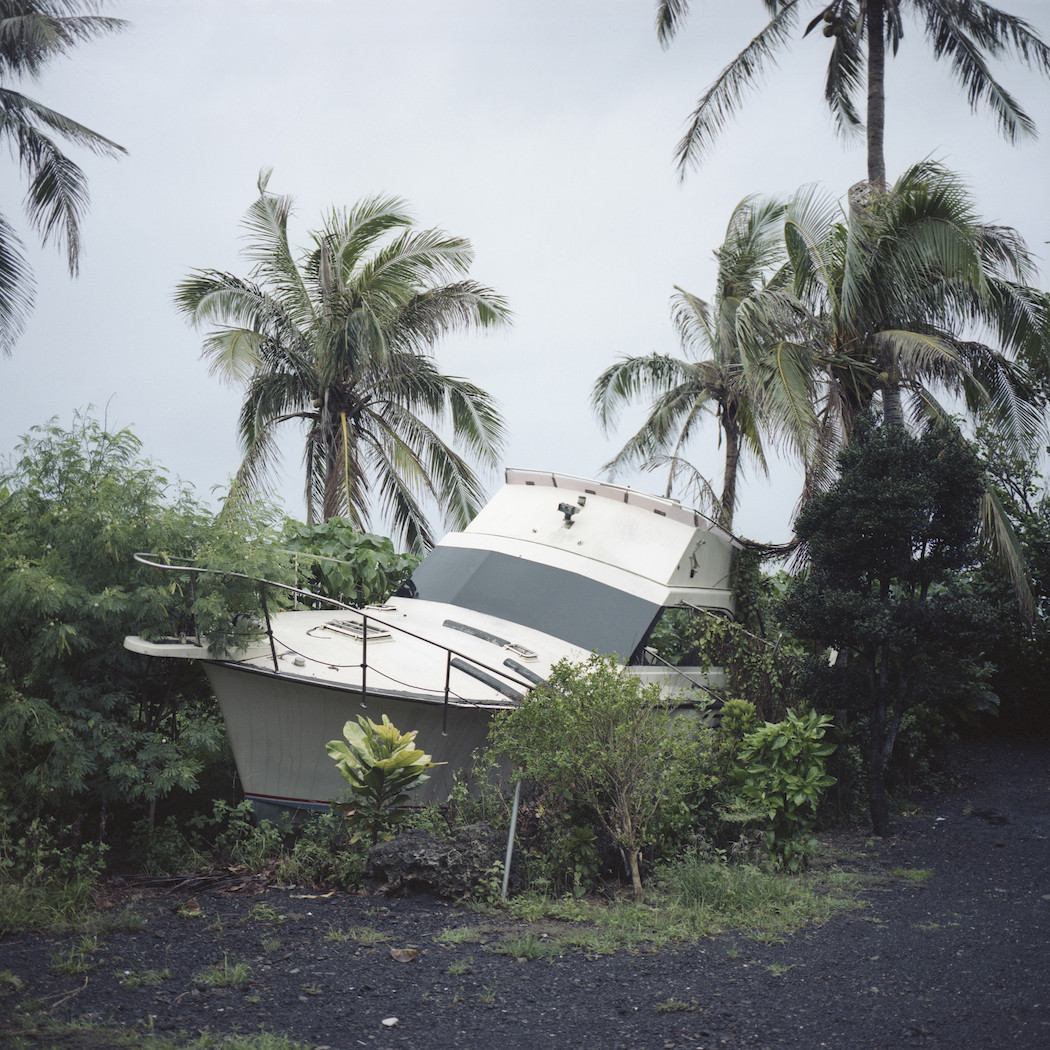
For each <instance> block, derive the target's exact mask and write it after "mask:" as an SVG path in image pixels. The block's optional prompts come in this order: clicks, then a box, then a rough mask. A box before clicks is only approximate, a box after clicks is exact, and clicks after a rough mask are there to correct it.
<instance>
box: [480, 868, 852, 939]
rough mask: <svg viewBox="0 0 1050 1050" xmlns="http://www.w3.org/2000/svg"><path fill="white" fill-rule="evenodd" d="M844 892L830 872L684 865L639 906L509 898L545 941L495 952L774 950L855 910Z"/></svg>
mask: <svg viewBox="0 0 1050 1050" xmlns="http://www.w3.org/2000/svg"><path fill="white" fill-rule="evenodd" d="M849 885H852V883H849ZM845 889H846V881H845V880H843V879H841V878H840V877H839V876H838V873H835V872H831V873H828V872H824V873H812V874H809V875H801V876H799V875H783V874H772V873H770V872H767V871H763V870H761V869H759V868H756V867H751V866H748V865H728V864H723V863H721V862H717V861H716V862H702V861H697V860H695V859H689V860H685V861H683V862H682V863H681V864H679V865H676V866H674V867H670V868H666V869H664V870H663V871H662V872H661V875H660V879H659V882H658V884H657V885H656V886H655V887H654V888H653V889H651V890H650V891H649V893H648V895H647V898H646V900H645V902H644V903H643V904H640V905H639V904H635V903H634V902H633V901H625V900H619V901H595V900H588V899H580V900H577V899H569V898H562V899H550V898H544V897H538V896H524V897H518V898H513V899H512V900H510V901H509V902H508V904H507V908H506V911H507V912H508V913H509V914H510V915H511V916H512V917H513V918H516V919H520V920H523V921H526V922H539V921H541V920H542V921H545V922H546V925H545V927H544V928H545V930H546V931H547V936H546V937H545V938H542V939H540V938H537V937H536V936H535V934H529V935H528V936H526V937H524V938H518V939H516V940H511V941H507V940H504V941H503V942H502V944H501V946H500V947H499V949H498V950H500V951H504V952H506V953H507V954H511V955H516V956H517V957H519V958H522V957H524V958H540V957H542V956H551V955H556V954H561V953H562V952H564V951H573V950H579V951H583V952H585V953H590V954H606V953H608V952H611V951H618V950H629V951H640V950H654V949H657V948H661V947H663V946H665V945H668V944H695V943H696V942H697V941H699V940H700V939H702V938H704V937H711V936H714V935H717V934H720V933H725V932H727V931H731V930H732V931H739V932H740V933H741V934H743V935H744V936H746V937H748V938H749V939H751V940H756V941H762V942H766V943H777V942H778V941H780V940H781V939H783V937H784V936H785V935H787V934H789V933H793V932H795V931H796V930H799V929H802V928H803V927H804V926H806V925H809V924H811V923H822V922H826V921H827V920H828V919H830V918H831V917H832V916H833V915H835V914H837V913H839V912H842V911H844V910H846V909H849V908H856V907H860V904H859V902H858V901H856V900H855V899H853V898H852V897H850V896H848V895H847V894H846V893H845V892H844V891H845Z"/></svg>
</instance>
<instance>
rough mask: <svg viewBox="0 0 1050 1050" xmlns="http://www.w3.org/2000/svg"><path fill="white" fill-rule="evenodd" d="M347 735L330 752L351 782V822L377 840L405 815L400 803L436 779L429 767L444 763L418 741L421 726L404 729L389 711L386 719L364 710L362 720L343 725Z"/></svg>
mask: <svg viewBox="0 0 1050 1050" xmlns="http://www.w3.org/2000/svg"><path fill="white" fill-rule="evenodd" d="M343 736H344V737H346V741H345V743H344V742H343V741H342V740H331V741H329V743H328V754H329V757H331V758H332V759H334V760H335V764H336V767H337V768H338V770H339V772H340V773H341V774H342V775H343V777H345V778H346V780H347V782H348V783H349V784H350V793H351V795H352V796H353V803H352V805H349V806H346V807H345V809H346V810H347V813H348V815H349V818H350V820H351V823H353V824H354V825H355V826H360V827H362V828H363V829H364V830H365V831H367V832H368V835H369V838H370V841H371V844H372V845H373V846H374V845H375V844H376V843H377V842H378V841H379V837H380V835H381V834H383V835H387V834H389V831H390V829H391V828H392V827H393V826H394V825H395V824H397V823H398V822H399V821H401V820H403V819H404V813H402V812H400V811H399V810H398V806H401V805H404V803H406V802H407V801H408V800H409V798H410V797H411V796H410V793H411V792H412V791H414V790H415V789H416V788H418V787H422V785H423V784H425V783H426V782H427V781H428V780H429V779H430V774H429V773H428V772H427V770H429V769H433V768H434V766H436V765H442V764H443V763H440V762H431V761H430V755H427V754H424V752H422V751H420V750H418V749H417V748H414V747H413V746H412V745H413V744H414V743H415V739H416V730H414V729H413V730H412V731H411V732H409V733H402V732H401V731H400V730H399V729H398V728H397V727H396V726H394V725H393V724H392V723H391V721H390V719H389V718H388V717H387V716H386V715H383V722H382V725H377V724H376V723H375V722H373V721H372V720H371V719H370V718H366V717H365V716H364V715H358V718H357V722H356V724H355V723H354V722H347V723H346V725H345V726H344V727H343Z"/></svg>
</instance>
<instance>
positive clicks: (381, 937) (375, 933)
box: [325, 926, 390, 944]
mask: <svg viewBox="0 0 1050 1050" xmlns="http://www.w3.org/2000/svg"><path fill="white" fill-rule="evenodd" d="M389 939H390V938H389V937H388V936H387V935H386V934H385V933H382V932H380V931H379V930H377V929H375V927H373V926H351V927H350V929H349V930H339V929H336V928H335V927H334V926H333V927H332V928H331V929H329V931H328V932H327V933H326V934H325V940H326V941H331V942H332V943H334V944H345V943H346V942H347V941H353V943H354V944H382V943H383V942H384V941H388V940H389Z"/></svg>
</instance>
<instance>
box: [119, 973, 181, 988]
mask: <svg viewBox="0 0 1050 1050" xmlns="http://www.w3.org/2000/svg"><path fill="white" fill-rule="evenodd" d="M113 976H114V977H116V978H117V980H119V981H120V983H121V984H122V985H124V987H125V988H143V987H145V988H156V987H157V986H158V985H159V984H161V982H163V981H167V980H169V979H170V977H171V970H168V969H163V970H142V971H141V972H140V971H138V970H117V971H115V972H114V975H113Z"/></svg>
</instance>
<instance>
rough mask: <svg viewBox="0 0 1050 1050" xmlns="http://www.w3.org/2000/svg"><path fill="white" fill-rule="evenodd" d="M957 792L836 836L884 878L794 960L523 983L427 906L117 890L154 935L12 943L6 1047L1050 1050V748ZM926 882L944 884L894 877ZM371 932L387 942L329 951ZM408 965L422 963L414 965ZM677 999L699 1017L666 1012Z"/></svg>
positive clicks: (584, 962) (784, 954) (993, 754)
mask: <svg viewBox="0 0 1050 1050" xmlns="http://www.w3.org/2000/svg"><path fill="white" fill-rule="evenodd" d="M958 781H959V783H958V785H957V786H956V787H953V788H952V789H951V790H949V791H948V792H946V793H944V794H942V795H940V796H938V797H937V798H935V799H932V800H927V801H926V802H925V803H924V804H923V805H922V808H921V809H920V810H919V811H918V812H917V813H916V814H915V815H913V816H909V817H904V818H901V819H899V820H898V821H897V822H896V823H895V825H894V832H895V833H894V835H893V836H892V837H891V838H889V839H886V840H885V841H881V842H876V843H875V844H873V845H867V846H865V845H864V843H865V839H864V838H863V837H859V838H858V837H857V836H852V837H851V836H849V835H840V836H834V837H833V839H834V838H837V839H838V842H837V844H838V845H841V846H844V847H848V846H850V845H853V846H859V847H860V848H861V849H862V851H863V853H864V854H865V855H864V857H862V858H861V859H859V860H857V861H856V865H857V867H858V868H859V869H860V870H862V871H866V872H867V873H869V874H875V875H882V876H885V877H884V878H879V879H875V880H873V881H872V882H871V883H870V884H869V886H868V888H867V889H865V890H864V891H863V893H862V896H863V897H864V898H865V899H866V900H867V901H868V902H869V906H868V907H866V908H864V909H861V910H857V911H851V912H846V913H843V914H841V915H839V916H838V917H836V918H833V919H832V920H831V921H829V922H828V923H826V924H825V925H823V926H819V927H811V928H808V929H806V930H803V931H801V932H800V933H797V934H795V935H793V936H790V937H788V938H786V939H784V940H783V941H782V942H781V943H777V944H764V943H760V942H756V941H753V940H750V939H748V938H747V937H746V936H745V935H743V934H740V933H737V934H727V935H725V936H720V937H717V938H714V939H710V940H705V941H703V942H701V943H700V944H699V945H698V946H687V947H678V948H670V949H665V950H661V951H659V952H652V953H645V954H627V953H618V954H616V955H612V956H598V957H586V956H584V955H582V954H572V955H565V956H562V957H558V958H555V959H554V960H553V961H549V960H547V959H537V960H533V961H528V962H523V961H518V960H515V959H513V958H511V957H509V956H507V955H503V954H498V953H495V952H492V951H488V950H486V948H485V945H484V944H483V943H462V944H451V945H448V944H442V943H440V942H439V941H438V940H437V938H438V935H439V934H441V933H442V931H444V930H447V929H450V928H458V927H461V926H485V927H486V928H487V931H488V932H487V933H486V935H485V936H486V938H487V940H488V942H489V943H490V944H493V943H495V942H496V941H497V940H499V939H500V938H501V937H504V936H506V935H507V934H508V932H515V931H519V932H520V933H521V934H524V933H526V932H528V928H527V927H524V926H519V925H518V924H515V923H510V922H507V921H504V920H493V919H491V918H488V917H485V916H481V915H477V914H475V913H473V912H471V911H470V910H469V909H466V908H463V907H456V906H452V905H448V904H444V903H441V902H438V901H434V900H432V899H428V898H427V899H419V898H416V899H401V900H390V899H386V898H382V897H378V896H370V895H346V894H341V893H336V894H333V895H331V896H316V895H314V896H308V895H306V891H300V890H289V889H281V890H276V889H270V890H267V891H266V892H265V893H261V894H251V893H246V892H240V893H233V894H228V895H219V894H209V893H197V894H194V897H195V899H196V901H197V902H198V904H199V906H200V908H201V912H202V914H201V916H199V917H197V918H190V919H188V918H183V917H180V916H179V915H178V914H176V911H175V909H177V907H178V905H179V904H180V903H181V902H183V901H184V900H185V899H186V897H187V893H181V894H172V893H171V892H158V891H149V892H141V891H131V890H128V889H126V888H125V889H121V888H119V887H115V888H114V889H113V891H112V893H113V896H114V898H115V899H118V900H120V901H121V902H122V903H123V902H124V901H126V900H130V901H131V902H132V903H133V905H134V907H135V909H136V910H137V911H138V913H139V914H141V915H142V916H143V918H144V919H145V926H144V928H143V929H142V930H140V931H139V932H135V933H112V934H106V935H104V936H103V937H102V938H101V944H100V948H99V950H98V951H96V952H95V953H94V954H93V955H92V957H91V959H92V962H93V963H94V966H93V968H92V969H91V970H89V971H88V972H86V973H84V974H69V975H61V974H58V973H56V972H55V970H54V966H53V963H52V956H53V955H54V954H55V953H68V952H69V950H70V949H71V948H72V947H75V946H76V945H77V943H78V941H79V938H78V937H72V936H63V937H50V936H48V937H43V936H39V935H34V936H30V935H11V936H6V937H3V938H0V974H2V973H3V971H9V972H10V973H11V974H14V975H16V976H17V977H18V978H19V979H21V981H23V982H24V987H23V988H22V989H21V990H20V991H18V992H16V993H14V994H8V995H6V996H5V997H3V998H0V1045H3V1044H4V1042H5V1033H6V1035H7V1036H8V1037H10V1036H11V1034H12V1032H13V1031H14V1028H13V1026H12V1024H11V1022H10V1021H9V1020H8V1019H7V1017H6V1015H5V1013H4V1011H7V1012H8V1013H9V1012H10V1011H11V1009H12V1008H13V1007H14V1006H15V1005H17V1004H18V1003H19V1002H21V1001H24V1000H27V999H31V1000H36V1001H37V1002H38V1005H40V1006H41V1007H43V1008H45V1009H47V1010H49V1011H50V1014H51V1016H53V1017H56V1018H63V1019H86V1020H93V1021H100V1022H101V1021H107V1022H108V1021H112V1022H116V1023H118V1024H120V1025H126V1026H129V1027H130V1026H134V1025H145V1024H149V1023H151V1024H152V1025H153V1027H154V1029H155V1030H156V1031H158V1032H162V1033H163V1032H171V1033H175V1032H186V1033H191V1034H197V1033H199V1032H201V1031H205V1030H210V1031H213V1032H216V1033H221V1032H226V1031H239V1032H242V1033H243V1032H252V1031H257V1030H258V1029H259V1027H260V1026H265V1027H266V1028H267V1029H270V1030H273V1031H278V1032H283V1033H286V1034H288V1035H289V1036H292V1037H294V1038H296V1039H299V1040H301V1041H303V1042H304V1043H306V1044H308V1045H312V1046H316V1047H328V1048H331V1050H351V1048H355V1047H360V1046H364V1047H370V1048H375V1050H382V1048H395V1047H414V1048H421V1050H422V1048H431V1047H442V1048H447V1047H452V1048H461V1047H464V1048H473V1047H478V1048H490V1047H496V1048H499V1050H515V1048H530V1050H531V1048H534V1047H572V1048H585V1047H586V1048H590V1047H594V1048H599V1047H600V1048H603V1050H605V1048H610V1050H612V1048H619V1047H644V1048H657V1050H664V1048H666V1050H671V1048H701V1047H702V1048H721V1047H763V1048H771V1050H772V1048H789V1047H790V1048H800V1050H802V1048H804V1050H818V1048H821V1047H828V1048H842V1050H845V1048H849V1050H859V1048H868V1047H871V1048H874V1047H878V1048H898V1047H923V1048H932V1047H938V1048H946V1050H947V1048H950V1050H962V1048H966V1050H971V1048H976V1047H1003V1046H1005V1047H1030V1048H1032V1050H1037V1048H1038V1050H1046V1048H1048V1047H1050V745H1048V744H1046V743H1033V742H1017V741H986V742H982V743H980V744H970V745H967V747H966V748H965V751H964V753H963V755H962V756H961V758H960V764H959V776H958ZM917 869H929V870H930V871H931V872H932V874H931V875H930V877H929V878H928V879H925V880H922V881H919V880H912V879H909V878H906V877H904V876H903V875H902V874H897V875H894V874H893V873H894V871H895V870H896V871H898V872H899V871H901V870H906V871H915V870H917ZM271 913H277V914H280V915H283V916H285V919H284V921H283V922H275V921H272V918H270V916H271ZM353 927H358V928H362V929H365V928H367V929H371V930H374V931H377V932H378V933H379V934H381V935H383V936H384V937H385V938H386V940H384V941H381V942H379V943H373V944H368V943H360V941H356V942H355V941H354V940H345V941H342V942H339V941H335V940H330V939H328V937H327V936H326V935H327V933H328V931H329V930H331V929H336V930H340V931H343V932H349V931H350V930H351V928H353ZM391 949H416V950H418V955H417V956H415V957H414V958H412V960H411V961H409V962H401V961H398V960H397V959H395V958H394V957H393V955H392V952H391ZM224 959H225V960H226V962H227V964H228V965H229V966H234V965H235V964H236V963H238V962H243V963H247V964H248V965H249V966H250V967H251V977H250V981H249V982H248V983H247V984H245V985H243V986H241V987H235V988H218V989H209V988H207V987H204V986H202V985H200V984H199V983H198V982H196V981H195V977H196V975H198V974H199V973H200V972H201V971H202V970H204V969H205V968H206V967H208V966H212V965H219V966H221V965H223V963H224ZM148 970H167V971H170V976H167V977H165V978H164V979H163V980H162V981H161V982H160V983H159V984H158V985H156V986H147V985H143V986H139V987H130V986H129V985H128V984H127V983H126V981H127V977H128V976H129V975H138V974H143V973H145V972H146V971H148ZM450 970H451V971H452V972H450ZM125 971H127V974H125ZM122 978H123V981H122ZM3 990H4V989H2V988H0V992H2V991H3ZM670 1000H676V1001H677V1002H678V1003H679V1004H680V1005H681V1006H683V1007H684V1006H688V1007H689V1009H678V1010H674V1011H669V1010H667V1009H663V1010H661V1009H657V1008H658V1007H660V1006H661V1004H667V1003H668V1002H669V1001H670ZM394 1018H396V1023H391V1021H392V1019H394ZM384 1022H386V1023H384ZM31 1045H45V1044H44V1043H42V1042H40V1043H35V1044H31ZM61 1045H62V1046H72V1045H75V1044H71V1043H65V1042H64V1043H62V1044H61ZM84 1045H87V1044H86V1043H85V1044H84ZM90 1045H92V1046H98V1045H99V1044H98V1043H97V1042H93V1043H91V1044H90Z"/></svg>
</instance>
